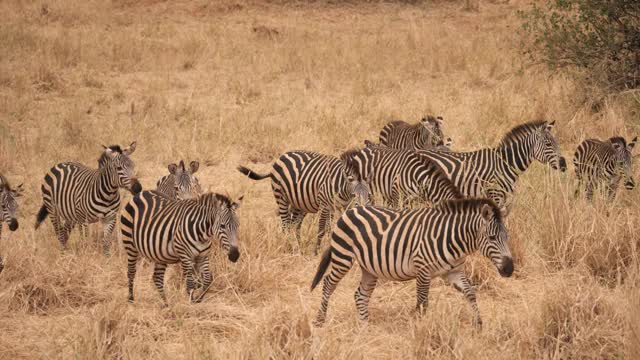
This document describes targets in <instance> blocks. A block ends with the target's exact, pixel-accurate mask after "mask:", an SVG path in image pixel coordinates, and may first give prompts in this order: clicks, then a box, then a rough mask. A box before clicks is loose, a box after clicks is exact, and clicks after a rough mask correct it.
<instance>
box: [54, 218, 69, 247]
mask: <svg viewBox="0 0 640 360" xmlns="http://www.w3.org/2000/svg"><path fill="white" fill-rule="evenodd" d="M51 223H52V224H53V229H54V230H55V232H56V235H57V237H58V241H59V242H60V245H61V246H62V250H67V240H69V233H68V232H66V231H65V229H64V227H63V226H62V224H61V223H60V217H59V216H58V215H57V214H55V213H54V214H51Z"/></svg>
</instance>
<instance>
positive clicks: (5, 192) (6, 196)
mask: <svg viewBox="0 0 640 360" xmlns="http://www.w3.org/2000/svg"><path fill="white" fill-rule="evenodd" d="M20 196H22V184H20V185H18V187H16V188H15V189H13V188H12V187H11V185H9V182H8V181H7V179H6V178H5V177H4V176H2V174H0V239H2V226H3V223H7V225H9V230H10V231H16V230H18V218H17V215H16V212H17V211H18V202H17V200H16V198H18V197H20ZM3 269H4V260H3V259H2V256H0V273H1V272H2V270H3Z"/></svg>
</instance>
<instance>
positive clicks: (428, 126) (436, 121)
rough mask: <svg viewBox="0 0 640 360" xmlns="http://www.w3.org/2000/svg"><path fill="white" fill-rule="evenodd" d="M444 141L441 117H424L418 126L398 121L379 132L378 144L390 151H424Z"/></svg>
mask: <svg viewBox="0 0 640 360" xmlns="http://www.w3.org/2000/svg"><path fill="white" fill-rule="evenodd" d="M443 139H444V135H443V134H442V116H432V115H429V116H426V117H424V118H422V120H420V122H419V123H418V124H413V125H411V124H408V123H406V122H404V121H401V120H398V121H393V122H390V123H389V124H387V125H385V127H384V128H382V131H380V144H381V145H385V146H387V147H389V148H392V149H407V150H426V149H430V148H432V147H434V146H438V144H439V143H441V142H442V141H443Z"/></svg>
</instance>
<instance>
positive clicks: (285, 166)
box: [238, 151, 371, 254]
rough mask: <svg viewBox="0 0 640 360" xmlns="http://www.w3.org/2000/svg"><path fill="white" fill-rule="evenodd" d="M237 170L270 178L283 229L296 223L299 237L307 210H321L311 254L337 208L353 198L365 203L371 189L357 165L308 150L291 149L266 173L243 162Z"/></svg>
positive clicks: (254, 178)
mask: <svg viewBox="0 0 640 360" xmlns="http://www.w3.org/2000/svg"><path fill="white" fill-rule="evenodd" d="M238 170H239V171H240V172H241V173H243V174H244V175H246V176H248V177H249V178H250V179H252V180H262V179H266V178H270V179H271V188H272V189H273V195H274V197H275V198H276V203H277V204H278V214H279V216H280V220H281V221H282V227H283V229H288V228H291V227H294V226H295V230H296V238H297V239H298V241H299V240H300V227H301V225H302V221H303V220H304V217H305V216H306V214H308V213H317V212H320V222H319V225H318V238H317V241H316V248H315V251H314V254H317V253H318V248H319V247H320V242H321V241H322V238H323V237H324V235H325V233H326V231H327V227H330V226H331V224H332V223H333V220H332V217H333V212H334V210H335V209H336V208H339V209H340V208H341V209H344V208H346V207H348V206H349V204H351V203H352V202H353V201H354V199H355V202H356V203H357V204H360V205H367V204H368V203H369V195H370V193H371V190H370V189H369V185H368V184H367V179H366V178H363V177H362V176H361V175H360V173H359V172H358V171H357V169H355V168H353V167H350V166H348V164H346V163H345V162H344V161H342V160H340V159H338V158H335V157H333V156H328V155H322V154H319V153H315V152H309V151H290V152H287V153H285V154H283V155H282V156H280V158H278V160H276V161H275V162H274V163H273V166H272V170H271V172H270V173H268V174H264V175H263V174H258V173H255V172H254V171H252V170H250V169H249V168H246V167H244V166H240V167H238Z"/></svg>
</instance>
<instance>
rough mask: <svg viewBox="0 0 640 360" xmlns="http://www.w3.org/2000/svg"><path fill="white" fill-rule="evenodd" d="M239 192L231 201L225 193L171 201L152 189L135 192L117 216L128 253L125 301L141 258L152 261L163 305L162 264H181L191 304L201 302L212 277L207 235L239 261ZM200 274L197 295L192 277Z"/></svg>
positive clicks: (155, 280)
mask: <svg viewBox="0 0 640 360" xmlns="http://www.w3.org/2000/svg"><path fill="white" fill-rule="evenodd" d="M242 198H243V197H242V196H241V197H240V198H239V199H238V201H236V202H233V201H231V199H230V198H229V197H227V196H225V195H221V194H216V193H206V194H203V195H200V196H199V197H197V198H194V199H189V200H173V199H169V198H168V197H166V196H165V195H163V194H161V193H159V192H157V191H143V192H141V193H139V194H137V195H135V196H134V197H133V198H132V199H131V200H130V201H129V202H128V203H127V205H126V206H125V207H124V211H123V212H122V214H121V215H120V224H121V226H120V231H121V233H122V242H123V244H124V248H125V251H126V253H127V277H128V280H129V302H133V299H134V298H133V283H134V280H135V276H136V265H137V263H138V260H139V259H140V257H141V256H144V257H146V258H148V259H150V260H152V261H153V262H154V263H155V268H154V271H153V282H154V284H155V286H156V288H157V290H158V292H159V293H160V297H161V298H162V301H163V302H164V305H165V306H166V305H167V299H166V296H165V293H164V274H165V271H166V269H167V265H169V264H175V263H178V262H179V263H180V266H181V268H182V273H183V275H184V277H185V278H186V285H187V293H188V295H189V298H190V300H191V302H200V301H201V300H202V298H203V297H204V295H205V294H206V292H207V290H208V289H209V286H210V285H211V282H212V280H213V278H212V276H211V271H210V270H209V252H210V250H211V246H212V245H213V244H212V239H214V238H216V239H217V240H219V241H220V243H221V245H222V248H223V250H225V251H226V252H227V256H228V258H229V260H230V261H231V262H234V263H235V262H236V261H238V258H239V257H240V251H239V250H238V217H237V215H236V210H237V209H238V208H239V207H240V204H241V203H242ZM198 274H202V284H201V285H202V287H203V290H202V292H201V294H200V295H199V296H198V297H196V296H195V294H194V291H195V287H196V284H195V277H196V276H197V275H198Z"/></svg>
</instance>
